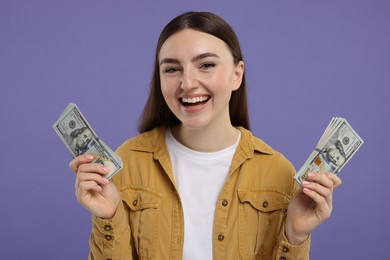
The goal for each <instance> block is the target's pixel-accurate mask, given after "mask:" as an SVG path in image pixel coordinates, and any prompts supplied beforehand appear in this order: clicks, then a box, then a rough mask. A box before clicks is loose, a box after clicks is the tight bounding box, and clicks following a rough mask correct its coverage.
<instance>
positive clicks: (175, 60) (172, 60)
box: [160, 52, 220, 65]
mask: <svg viewBox="0 0 390 260" xmlns="http://www.w3.org/2000/svg"><path fill="white" fill-rule="evenodd" d="M208 57H214V58H220V57H219V56H218V55H217V54H215V53H212V52H206V53H202V54H199V55H196V56H195V57H193V58H192V59H191V62H197V61H199V60H201V59H204V58H208ZM164 63H180V62H179V60H178V59H173V58H165V59H163V60H162V61H160V65H162V64H164Z"/></svg>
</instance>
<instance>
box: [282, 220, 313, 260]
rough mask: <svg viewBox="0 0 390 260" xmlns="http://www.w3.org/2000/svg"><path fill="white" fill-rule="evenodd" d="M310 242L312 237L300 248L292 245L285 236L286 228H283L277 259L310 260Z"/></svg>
mask: <svg viewBox="0 0 390 260" xmlns="http://www.w3.org/2000/svg"><path fill="white" fill-rule="evenodd" d="M310 240H311V235H310V234H309V236H308V237H307V239H306V240H305V241H304V242H303V243H302V244H300V245H299V246H294V245H291V244H290V243H289V242H288V240H287V237H286V235H285V227H284V226H283V228H282V231H281V232H280V234H279V246H278V250H277V253H276V259H280V260H285V259H294V260H306V259H307V260H308V259H309V251H310Z"/></svg>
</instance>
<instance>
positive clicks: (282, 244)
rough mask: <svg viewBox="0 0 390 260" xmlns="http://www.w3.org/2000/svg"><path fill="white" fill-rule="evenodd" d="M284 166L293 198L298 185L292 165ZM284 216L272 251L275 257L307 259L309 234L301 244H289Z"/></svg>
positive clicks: (294, 259)
mask: <svg viewBox="0 0 390 260" xmlns="http://www.w3.org/2000/svg"><path fill="white" fill-rule="evenodd" d="M286 166H287V167H288V168H289V169H287V170H286V172H289V175H290V176H291V178H290V183H289V185H288V187H290V188H289V189H290V192H289V193H290V194H291V195H290V198H293V197H294V196H295V194H296V192H297V191H298V189H299V185H298V184H297V183H296V182H295V181H294V179H293V176H294V175H295V168H294V166H293V165H292V164H291V163H290V162H289V163H288V164H286ZM287 183H288V182H287ZM290 201H291V200H290ZM286 213H287V212H286ZM286 216H287V215H284V217H283V223H282V226H281V229H280V233H279V234H278V238H277V245H276V247H275V251H274V255H275V259H278V260H285V259H290V260H309V252H310V242H311V235H309V236H308V238H307V239H306V240H305V241H304V242H303V243H302V244H301V245H299V246H295V245H291V244H290V243H289V242H288V239H287V237H286V229H285V222H286Z"/></svg>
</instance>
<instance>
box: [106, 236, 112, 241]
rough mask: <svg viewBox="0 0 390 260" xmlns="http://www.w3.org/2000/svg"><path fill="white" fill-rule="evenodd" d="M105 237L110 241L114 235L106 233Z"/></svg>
mask: <svg viewBox="0 0 390 260" xmlns="http://www.w3.org/2000/svg"><path fill="white" fill-rule="evenodd" d="M104 238H105V239H106V240H107V241H110V240H111V239H112V236H110V235H105V236H104Z"/></svg>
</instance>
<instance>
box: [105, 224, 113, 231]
mask: <svg viewBox="0 0 390 260" xmlns="http://www.w3.org/2000/svg"><path fill="white" fill-rule="evenodd" d="M111 229H112V227H111V226H110V225H105V226H104V230H105V231H110V230H111Z"/></svg>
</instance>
